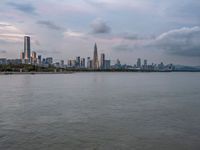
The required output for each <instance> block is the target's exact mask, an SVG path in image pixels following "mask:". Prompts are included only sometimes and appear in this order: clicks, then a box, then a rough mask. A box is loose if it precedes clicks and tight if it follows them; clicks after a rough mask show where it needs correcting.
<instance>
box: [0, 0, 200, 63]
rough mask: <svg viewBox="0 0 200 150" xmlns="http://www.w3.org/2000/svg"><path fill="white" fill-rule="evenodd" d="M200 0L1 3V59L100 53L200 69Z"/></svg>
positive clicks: (112, 57)
mask: <svg viewBox="0 0 200 150" xmlns="http://www.w3.org/2000/svg"><path fill="white" fill-rule="evenodd" d="M199 10H200V1H198V0H123V1H119V0H59V1H58V0H17V1H13V0H0V58H3V57H6V58H19V56H20V52H22V51H23V37H24V36H25V35H28V36H30V37H31V50H32V51H36V52H37V53H38V54H41V55H42V56H44V57H53V58H55V61H59V60H61V59H63V60H65V61H67V60H68V59H74V58H75V57H76V56H81V57H85V58H86V57H88V56H90V57H92V55H93V49H94V43H95V42H96V43H97V46H98V53H99V55H100V53H105V54H106V59H110V60H111V61H112V63H115V61H116V60H117V59H120V60H121V63H122V64H125V63H126V64H131V65H133V64H135V63H136V60H137V58H141V59H142V60H144V59H147V60H148V63H149V64H151V63H152V62H154V63H160V62H161V61H162V62H164V63H166V64H168V63H173V64H182V65H193V66H200V19H199V18H200V11H199Z"/></svg>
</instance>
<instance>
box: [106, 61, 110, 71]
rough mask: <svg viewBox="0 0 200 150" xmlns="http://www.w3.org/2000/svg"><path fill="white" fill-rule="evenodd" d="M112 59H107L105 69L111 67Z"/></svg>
mask: <svg viewBox="0 0 200 150" xmlns="http://www.w3.org/2000/svg"><path fill="white" fill-rule="evenodd" d="M110 66H111V65H110V60H105V69H110Z"/></svg>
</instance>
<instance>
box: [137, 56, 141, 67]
mask: <svg viewBox="0 0 200 150" xmlns="http://www.w3.org/2000/svg"><path fill="white" fill-rule="evenodd" d="M137 68H141V59H140V58H138V59H137Z"/></svg>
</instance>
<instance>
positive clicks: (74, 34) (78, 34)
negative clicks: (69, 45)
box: [64, 29, 85, 37]
mask: <svg viewBox="0 0 200 150" xmlns="http://www.w3.org/2000/svg"><path fill="white" fill-rule="evenodd" d="M84 35H85V34H84V33H82V32H77V31H72V30H70V29H68V30H67V31H66V32H64V36H65V37H83V36H84Z"/></svg>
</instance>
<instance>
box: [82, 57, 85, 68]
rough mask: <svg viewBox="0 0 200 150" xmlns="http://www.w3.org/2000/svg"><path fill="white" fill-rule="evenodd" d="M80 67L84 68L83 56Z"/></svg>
mask: <svg viewBox="0 0 200 150" xmlns="http://www.w3.org/2000/svg"><path fill="white" fill-rule="evenodd" d="M81 68H85V58H81Z"/></svg>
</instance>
